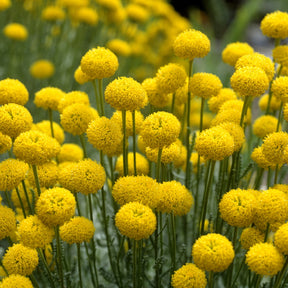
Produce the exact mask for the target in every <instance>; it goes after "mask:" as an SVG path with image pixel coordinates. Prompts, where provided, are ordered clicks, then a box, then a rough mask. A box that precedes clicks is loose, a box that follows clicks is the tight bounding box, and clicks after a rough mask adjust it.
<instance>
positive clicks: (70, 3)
mask: <svg viewBox="0 0 288 288" xmlns="http://www.w3.org/2000/svg"><path fill="white" fill-rule="evenodd" d="M59 4H60V5H63V6H64V7H67V8H80V7H84V6H88V5H89V0H60V1H59Z"/></svg>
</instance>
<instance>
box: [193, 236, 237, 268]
mask: <svg viewBox="0 0 288 288" xmlns="http://www.w3.org/2000/svg"><path fill="white" fill-rule="evenodd" d="M234 256H235V253H234V250H233V246H232V243H231V242H230V241H229V240H228V239H227V238H226V237H225V236H222V235H220V234H216V233H210V234H207V235H204V236H201V237H200V238H198V239H197V240H196V242H195V244H194V245H193V247H192V257H193V261H194V263H195V264H196V265H197V266H198V267H199V268H200V269H202V270H205V271H213V272H222V271H224V270H226V269H227V268H228V267H229V265H230V264H231V263H232V261H233V259H234Z"/></svg>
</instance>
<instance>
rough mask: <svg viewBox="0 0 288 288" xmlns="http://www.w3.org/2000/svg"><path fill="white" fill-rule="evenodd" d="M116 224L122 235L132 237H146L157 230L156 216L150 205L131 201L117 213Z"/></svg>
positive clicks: (138, 238) (136, 238)
mask: <svg viewBox="0 0 288 288" xmlns="http://www.w3.org/2000/svg"><path fill="white" fill-rule="evenodd" d="M115 225H116V227H117V228H118V229H119V231H120V233H121V234H122V235H124V236H126V237H128V238H130V239H134V240H141V239H146V238H149V236H151V235H152V234H153V233H154V231H155V230H156V216H155V214H154V213H153V212H152V210H151V209H150V208H149V207H148V206H145V205H143V204H141V203H138V202H130V203H127V204H125V205H124V206H122V207H121V208H120V209H119V211H118V212H117V213H116V215H115Z"/></svg>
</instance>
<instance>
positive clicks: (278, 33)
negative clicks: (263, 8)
mask: <svg viewBox="0 0 288 288" xmlns="http://www.w3.org/2000/svg"><path fill="white" fill-rule="evenodd" d="M260 28H261V30H262V33H263V34H264V35H265V36H267V37H271V38H275V39H284V38H286V37H288V13H287V12H281V11H275V12H272V13H269V14H266V15H265V17H264V18H263V19H262V21H261V24H260Z"/></svg>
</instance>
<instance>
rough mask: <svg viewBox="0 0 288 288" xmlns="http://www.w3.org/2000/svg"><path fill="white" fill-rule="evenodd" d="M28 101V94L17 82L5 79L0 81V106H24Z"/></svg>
mask: <svg viewBox="0 0 288 288" xmlns="http://www.w3.org/2000/svg"><path fill="white" fill-rule="evenodd" d="M28 99H29V92H28V90H27V89H26V87H25V86H24V85H23V84H22V83H21V82H20V81H19V80H17V79H10V78H6V79H3V80H1V81H0V105H3V104H8V103H15V104H19V105H25V104H26V103H27V102H28Z"/></svg>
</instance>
